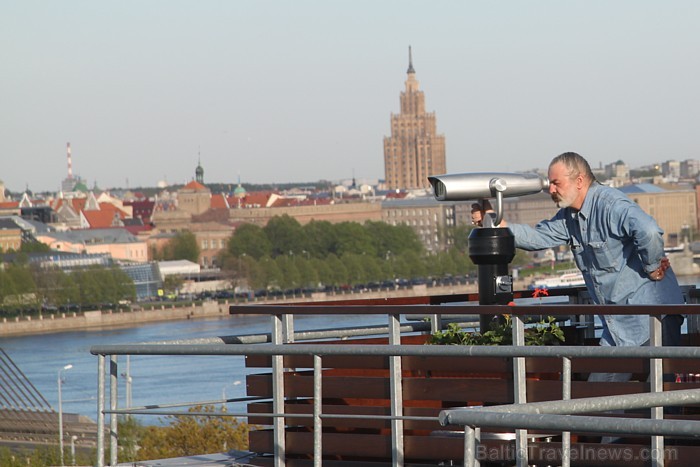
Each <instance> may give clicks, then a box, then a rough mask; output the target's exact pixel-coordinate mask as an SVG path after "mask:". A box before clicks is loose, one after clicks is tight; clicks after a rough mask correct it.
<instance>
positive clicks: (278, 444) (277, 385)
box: [272, 315, 286, 467]
mask: <svg viewBox="0 0 700 467" xmlns="http://www.w3.org/2000/svg"><path fill="white" fill-rule="evenodd" d="M283 340H284V336H283V332H282V317H281V316H279V315H272V343H273V344H274V345H282V344H283ZM272 411H273V412H274V413H276V414H283V413H284V359H283V356H282V355H273V356H272ZM284 425H285V419H284V417H275V418H274V421H273V432H274V439H275V441H274V442H275V449H274V451H275V453H274V454H275V461H274V465H275V467H284V465H285V458H286V453H285V450H286V446H285V436H286V435H285V429H284Z"/></svg>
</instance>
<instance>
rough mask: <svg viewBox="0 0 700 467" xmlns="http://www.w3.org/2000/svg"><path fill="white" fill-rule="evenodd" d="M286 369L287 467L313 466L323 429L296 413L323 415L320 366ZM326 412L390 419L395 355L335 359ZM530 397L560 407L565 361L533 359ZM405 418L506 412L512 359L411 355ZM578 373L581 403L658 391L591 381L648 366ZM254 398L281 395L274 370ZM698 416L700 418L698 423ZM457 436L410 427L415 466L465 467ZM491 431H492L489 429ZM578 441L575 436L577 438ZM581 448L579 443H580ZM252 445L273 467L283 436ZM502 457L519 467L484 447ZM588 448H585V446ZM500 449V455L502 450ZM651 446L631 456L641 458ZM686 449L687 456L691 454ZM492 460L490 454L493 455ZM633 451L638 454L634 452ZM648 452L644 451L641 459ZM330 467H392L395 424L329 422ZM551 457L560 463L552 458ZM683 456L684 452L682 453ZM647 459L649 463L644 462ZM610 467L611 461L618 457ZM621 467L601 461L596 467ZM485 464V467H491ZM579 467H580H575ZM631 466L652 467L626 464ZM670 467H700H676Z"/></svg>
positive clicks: (306, 360) (436, 428)
mask: <svg viewBox="0 0 700 467" xmlns="http://www.w3.org/2000/svg"><path fill="white" fill-rule="evenodd" d="M426 338H427V336H423V335H421V336H408V337H403V338H402V344H403V345H422V344H424V342H425V340H426ZM350 342H351V343H353V344H358V343H366V344H386V343H387V340H386V339H361V340H352V341H342V342H328V343H327V344H328V345H342V344H344V343H345V344H347V343H350ZM664 364H665V365H666V364H668V365H669V366H668V367H666V368H669V370H668V371H673V372H688V371H689V370H690V369H691V368H698V362H691V361H676V362H665V363H664ZM246 366H248V367H251V368H265V369H268V370H269V369H270V368H271V359H270V358H269V357H262V356H248V357H247V358H246ZM284 366H285V368H288V369H289V370H288V371H287V372H285V375H284V391H285V396H286V398H287V401H286V402H285V413H287V414H290V416H288V417H287V418H286V427H287V434H286V453H287V462H288V463H287V465H290V466H296V465H299V466H306V465H312V461H311V459H312V454H313V421H312V419H311V418H304V417H294V414H304V415H308V414H312V413H313V406H312V403H313V370H312V368H313V359H312V357H310V356H288V357H285V358H284ZM323 367H324V370H323V375H322V395H323V398H322V401H323V402H322V404H323V406H322V411H323V413H326V414H330V413H332V414H350V415H366V416H370V415H389V414H390V382H389V359H388V358H386V357H375V356H363V357H361V358H358V357H350V356H326V357H324V358H323ZM526 369H527V383H526V384H527V398H528V401H530V402H535V401H547V400H559V399H561V397H562V383H561V381H560V371H561V361H560V360H559V359H555V358H528V359H526ZM402 370H403V379H402V387H403V398H404V400H403V405H404V415H407V416H423V417H435V416H437V415H438V413H439V412H440V410H441V409H443V408H450V407H461V406H471V405H500V404H508V403H512V402H513V400H514V399H513V380H512V361H511V360H510V359H507V358H493V357H468V358H463V357H442V358H440V357H402ZM572 371H573V372H574V373H575V374H579V375H580V376H579V378H578V379H579V380H578V381H577V380H574V381H572V387H571V393H572V398H580V397H593V396H602V395H614V394H631V393H638V392H644V391H647V390H648V383H646V379H644V378H643V379H641V380H639V381H630V382H626V383H588V382H587V381H585V376H586V374H587V373H589V372H591V371H610V372H613V371H619V372H633V373H639V374H640V375H643V374H646V373H647V372H648V362H647V361H645V360H642V359H638V360H634V359H607V360H593V359H576V360H574V361H573V362H572ZM671 387H674V388H678V389H681V388H682V389H685V388H690V387H700V383H677V384H674V383H669V385H668V388H667V389H671ZM247 391H248V395H249V396H257V397H264V398H271V397H272V375H271V373H269V372H266V373H263V374H253V375H249V376H248V377H247ZM248 411H249V412H250V413H257V414H260V415H259V416H251V417H249V423H251V424H257V425H271V424H272V418H271V417H267V416H265V415H264V414H266V413H271V412H272V402H255V403H251V404H249V406H248ZM692 417H694V416H692ZM450 430H453V431H455V432H456V431H457V428H456V427H455V428H446V427H442V426H440V425H439V424H438V423H437V422H432V421H424V420H419V421H415V420H407V421H405V422H404V445H405V458H406V462H407V464H406V465H413V466H421V465H436V464H438V463H439V462H456V463H461V462H462V460H463V452H464V447H463V438H462V437H461V436H459V435H458V436H454V434H455V433H454V432H453V433H450ZM487 431H488V430H487ZM574 436H575V435H574ZM574 440H576V438H575V437H574ZM249 441H250V447H249V449H250V450H251V451H253V452H256V453H259V457H258V458H257V459H256V460H254V461H253V462H252V464H254V465H272V460H271V457H270V456H271V455H272V453H273V452H274V446H273V433H272V431H271V430H269V429H263V430H258V431H252V432H251V433H250V438H249ZM483 443H484V445H485V446H486V447H487V448H494V449H495V450H494V451H493V452H502V453H503V454H504V458H502V459H499V460H498V461H499V462H500V461H503V462H510V461H512V459H509V458H508V455H507V453H508V452H511V454H512V451H513V450H512V449H510V450H509V449H505V447H507V446H510V445H511V444H512V442H511V441H508V440H498V439H492V440H484V441H483ZM531 445H532V449H534V450H536V452H542V453H543V455H544V454H546V453H547V452H548V450H551V455H556V449H557V448H558V447H559V443H557V442H556V438H554V442H548V443H545V442H543V441H541V440H535V441H533V442H532V443H531ZM579 446H583V444H582V443H579ZM499 448H503V449H500V451H499V450H498V449H499ZM643 448H644V446H634V447H632V448H630V449H633V450H641V449H643ZM678 449H679V453H681V454H683V455H684V456H685V455H687V456H691V457H688V458H686V459H695V458H696V457H697V456H699V455H700V448H697V447H694V446H678ZM681 451H682V452H681ZM489 452H490V451H489ZM630 452H632V451H630ZM640 452H641V451H640ZM323 454H324V466H325V465H328V466H335V465H337V466H350V465H366V466H372V465H390V464H391V432H390V421H389V420H381V419H373V418H352V419H343V418H337V419H336V418H333V419H328V418H326V419H324V420H323ZM551 455H550V457H548V459H550V463H551V459H552V457H551ZM679 455H680V454H679ZM638 458H639V459H641V458H643V456H641V457H638ZM608 461H609V459H608ZM596 464H598V465H611V464H606V463H605V462H604V461H603V460H601V463H598V462H596V460H595V459H593V460H591V462H590V463H587V464H586V465H596ZM482 465H483V464H482ZM572 465H575V464H572ZM624 465H626V466H629V465H644V463H640V464H635V463H634V462H631V463H630V462H626V463H625V464H624ZM667 465H692V463H691V464H682V463H681V464H673V463H667Z"/></svg>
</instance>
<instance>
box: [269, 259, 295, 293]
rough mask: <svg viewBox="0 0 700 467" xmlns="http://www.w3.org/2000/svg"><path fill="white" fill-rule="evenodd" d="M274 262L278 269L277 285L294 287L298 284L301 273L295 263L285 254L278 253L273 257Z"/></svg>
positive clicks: (283, 287) (288, 287)
mask: <svg viewBox="0 0 700 467" xmlns="http://www.w3.org/2000/svg"><path fill="white" fill-rule="evenodd" d="M275 263H277V267H278V268H279V270H280V273H281V275H280V279H279V286H280V287H281V288H282V289H294V288H296V287H298V286H299V285H300V282H301V275H300V274H299V270H298V269H297V266H296V264H295V263H294V261H293V260H292V258H290V257H289V256H287V255H280V256H278V257H277V258H275Z"/></svg>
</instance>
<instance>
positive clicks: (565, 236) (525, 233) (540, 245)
mask: <svg viewBox="0 0 700 467" xmlns="http://www.w3.org/2000/svg"><path fill="white" fill-rule="evenodd" d="M489 212H493V209H491V204H490V203H489V201H488V200H484V201H483V202H482V204H479V203H474V204H472V211H471V215H472V224H473V225H477V226H481V225H482V222H483V219H484V216H485V214H486V213H489ZM498 227H510V229H511V231H512V232H513V235H514V236H515V246H516V247H518V248H520V249H523V250H527V251H537V250H545V249H547V248H554V247H556V246H559V245H564V244H566V243H567V242H568V240H569V232H568V230H567V228H566V221H565V220H564V217H563V215H562V214H561V211H560V212H559V213H557V214H556V215H555V216H554V217H553V218H552V219H549V220H543V221H542V222H540V223H538V224H537V225H536V226H535V227H534V228H533V227H531V226H529V225H526V224H510V225H509V224H508V223H507V222H506V221H505V220H502V221H501V223H500V224H499V225H498Z"/></svg>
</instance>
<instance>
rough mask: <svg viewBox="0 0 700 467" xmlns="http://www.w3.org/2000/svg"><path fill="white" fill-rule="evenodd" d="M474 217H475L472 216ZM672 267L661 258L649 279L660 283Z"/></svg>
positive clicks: (666, 259)
mask: <svg viewBox="0 0 700 467" xmlns="http://www.w3.org/2000/svg"><path fill="white" fill-rule="evenodd" d="M472 217H473V216H472ZM670 267H671V261H670V260H669V259H668V258H667V257H666V256H664V257H663V258H661V264H660V265H659V267H658V268H656V269H655V270H654V271H651V272H650V273H649V278H651V280H653V281H660V280H661V279H663V278H664V276H666V270H667V269H668V268H670Z"/></svg>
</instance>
